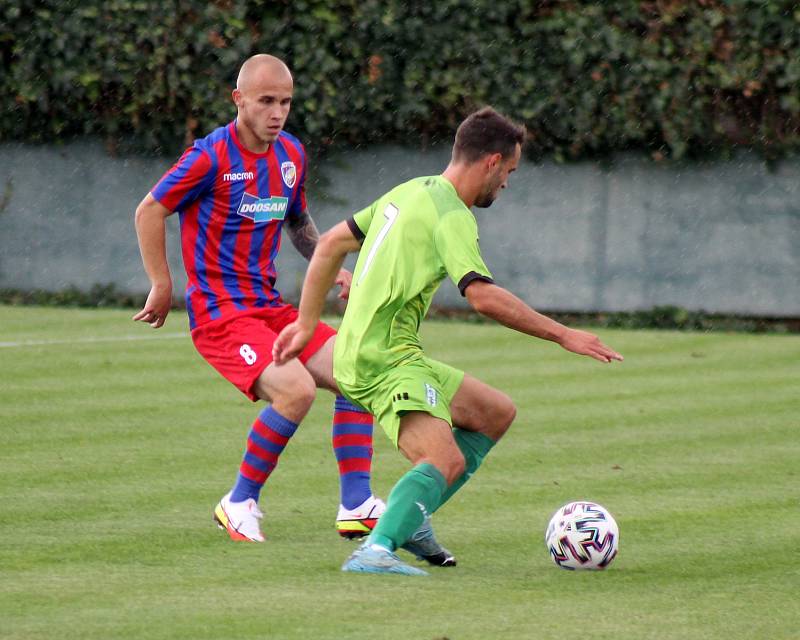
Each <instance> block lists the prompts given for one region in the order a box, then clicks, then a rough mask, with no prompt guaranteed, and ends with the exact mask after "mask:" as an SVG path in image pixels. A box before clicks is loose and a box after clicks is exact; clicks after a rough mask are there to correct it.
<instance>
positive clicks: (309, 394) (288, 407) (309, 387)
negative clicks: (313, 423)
mask: <svg viewBox="0 0 800 640" xmlns="http://www.w3.org/2000/svg"><path fill="white" fill-rule="evenodd" d="M315 397H316V385H315V384H314V380H313V378H312V377H311V376H310V375H308V374H307V373H306V375H301V376H296V377H294V378H292V379H291V380H288V381H286V383H285V384H281V385H280V386H279V387H278V388H274V389H272V390H271V393H270V398H271V400H272V405H273V406H274V407H275V409H276V410H277V411H278V412H279V413H280V414H281V415H283V416H285V417H286V418H288V419H289V420H292V421H294V422H300V421H301V420H302V419H303V418H305V416H306V414H307V413H308V411H309V410H310V409H311V405H312V404H313V402H314V398H315Z"/></svg>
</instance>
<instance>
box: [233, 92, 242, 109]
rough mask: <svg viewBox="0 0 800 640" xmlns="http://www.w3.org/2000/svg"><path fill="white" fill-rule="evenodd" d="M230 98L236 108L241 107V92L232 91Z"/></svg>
mask: <svg viewBox="0 0 800 640" xmlns="http://www.w3.org/2000/svg"><path fill="white" fill-rule="evenodd" d="M231 98H232V99H233V103H234V104H235V105H236V106H237V107H239V106H241V101H242V92H241V91H239V89H234V90H233V91H231Z"/></svg>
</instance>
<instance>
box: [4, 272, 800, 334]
mask: <svg viewBox="0 0 800 640" xmlns="http://www.w3.org/2000/svg"><path fill="white" fill-rule="evenodd" d="M146 298H147V295H146V294H131V293H126V292H124V291H120V290H119V289H117V287H116V286H115V285H114V284H95V285H94V286H92V287H91V288H90V289H89V290H88V291H85V290H81V289H78V288H77V287H68V288H67V289H64V290H62V291H44V290H42V289H34V290H30V289H26V290H22V289H0V305H10V306H39V307H67V308H91V309H98V308H111V309H137V310H138V309H141V308H142V307H143V306H144V303H145V300H146ZM172 308H173V309H185V300H184V299H183V296H176V297H175V298H173V301H172ZM326 312H327V313H328V314H329V315H341V314H342V313H343V312H344V308H343V305H342V303H341V302H340V301H336V302H334V303H332V304H329V305H328V307H327V309H326ZM546 313H547V315H549V316H550V317H552V318H555V319H556V320H559V321H560V322H564V323H565V324H568V325H570V326H591V327H608V328H614V329H670V330H674V331H743V332H748V333H800V320H798V319H797V318H765V317H749V316H735V315H725V314H709V313H706V312H705V311H688V310H686V309H683V308H681V307H673V306H663V307H653V308H652V309H650V310H647V311H619V312H602V313H595V312H585V313H568V312H560V311H547V312H546ZM428 317H429V318H433V319H437V320H458V321H464V322H476V323H486V322H488V323H493V322H494V321H493V320H489V319H487V318H485V317H483V316H480V315H478V314H477V313H475V312H474V311H472V310H471V309H452V308H440V307H434V308H432V309H431V310H430V312H429V313H428Z"/></svg>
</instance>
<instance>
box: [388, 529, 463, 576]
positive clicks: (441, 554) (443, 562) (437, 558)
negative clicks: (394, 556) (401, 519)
mask: <svg viewBox="0 0 800 640" xmlns="http://www.w3.org/2000/svg"><path fill="white" fill-rule="evenodd" d="M400 548H401V549H405V550H406V551H408V552H409V553H413V554H414V555H415V556H417V560H425V561H426V562H428V563H429V564H432V565H433V566H434V567H455V566H456V557H455V556H454V555H453V554H452V553H450V552H449V551H448V550H447V549H445V548H444V547H443V546H442V545H440V544H439V542H438V541H437V540H436V536H434V535H433V527H432V526H431V519H430V518H425V521H424V522H423V523H422V525H420V528H419V529H417V530H416V531H415V532H414V533H413V534H412V535H411V537H410V538H409V539H408V540H406V541H405V544H403V545H401V546H400Z"/></svg>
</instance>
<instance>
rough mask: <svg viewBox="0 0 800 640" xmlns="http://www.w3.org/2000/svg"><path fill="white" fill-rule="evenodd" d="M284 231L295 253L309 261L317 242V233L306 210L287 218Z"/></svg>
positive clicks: (315, 226)
mask: <svg viewBox="0 0 800 640" xmlns="http://www.w3.org/2000/svg"><path fill="white" fill-rule="evenodd" d="M286 230H287V231H288V233H289V238H291V240H292V244H293V245H294V248H295V249H297V252H298V253H299V254H300V255H301V256H303V257H304V258H305V259H306V260H311V256H312V255H313V254H314V249H315V248H316V246H317V242H319V231H318V230H317V225H315V224H314V220H313V219H312V218H311V214H310V213H309V212H308V209H305V210H304V211H302V212H301V213H299V214H297V215H295V216H288V217H287V218H286Z"/></svg>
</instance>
